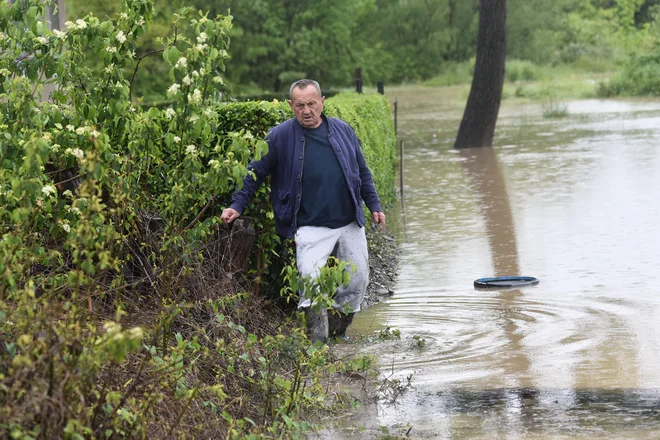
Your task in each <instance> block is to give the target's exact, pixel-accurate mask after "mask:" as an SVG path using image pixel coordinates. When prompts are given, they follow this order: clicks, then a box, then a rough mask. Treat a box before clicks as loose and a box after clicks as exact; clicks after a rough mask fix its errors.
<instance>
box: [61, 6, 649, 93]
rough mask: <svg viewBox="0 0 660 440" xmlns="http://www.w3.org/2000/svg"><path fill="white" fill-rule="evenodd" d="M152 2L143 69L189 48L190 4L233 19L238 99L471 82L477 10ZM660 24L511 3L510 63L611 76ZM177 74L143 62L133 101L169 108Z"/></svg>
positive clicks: (232, 63)
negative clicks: (313, 85)
mask: <svg viewBox="0 0 660 440" xmlns="http://www.w3.org/2000/svg"><path fill="white" fill-rule="evenodd" d="M154 1H155V11H154V13H153V14H152V15H151V17H152V18H150V20H151V23H152V25H151V26H150V28H149V29H148V30H147V32H146V33H145V35H144V36H143V37H142V38H141V39H140V41H139V42H137V45H136V47H135V49H134V50H135V52H136V54H135V57H136V58H140V57H141V56H143V55H144V54H146V53H149V52H150V51H152V50H155V49H157V48H159V47H161V46H162V43H161V42H160V41H161V40H162V39H163V38H166V37H167V36H168V35H172V34H173V33H174V32H178V33H180V34H183V35H185V36H187V37H191V35H192V34H190V33H186V31H185V30H184V29H183V28H182V27H181V26H179V25H178V24H177V23H176V20H173V19H172V17H175V14H176V12H177V11H178V8H180V7H181V6H183V5H184V4H185V5H187V6H194V7H197V8H200V9H202V10H209V11H210V15H209V16H215V15H217V14H228V13H229V12H231V14H232V16H233V27H232V28H231V30H230V37H231V40H232V47H233V48H234V50H233V51H232V57H231V59H227V60H225V64H226V65H227V67H228V70H227V72H226V74H225V77H224V80H225V82H226V83H227V84H228V87H229V90H230V91H231V92H232V94H234V95H238V94H240V95H249V96H258V95H263V92H264V91H267V92H282V91H285V89H286V87H287V86H288V85H289V84H290V83H291V82H293V81H294V80H296V79H300V78H302V77H311V78H314V79H316V80H318V81H320V83H321V84H322V85H323V87H324V88H326V89H341V88H345V87H349V86H352V84H353V72H354V70H355V68H357V67H360V68H362V74H363V80H364V82H365V84H366V85H373V84H375V83H376V82H378V81H384V82H385V83H387V84H393V83H406V82H418V81H429V80H431V81H432V83H434V84H438V85H453V84H460V83H464V82H467V81H469V79H468V78H470V77H471V70H472V66H471V64H473V63H471V62H470V59H471V58H473V57H474V55H475V52H476V39H477V38H476V37H477V23H478V7H476V6H477V3H478V2H476V1H472V2H468V1H457V0H410V1H406V2H400V1H396V0H381V1H378V2H375V1H373V0H355V1H351V2H346V1H345V2H328V1H321V2H310V1H307V0H305V1H302V2H301V1H297V2H293V1H284V2H254V1H251V0H219V1H213V2H212V1H210V0H192V1H186V2H184V1H182V0H175V1H174V2H172V1H166V0H154ZM119 4H120V2H107V1H102V0H68V1H67V14H68V15H69V17H70V18H71V20H72V21H75V19H77V18H80V17H82V16H84V15H85V14H88V13H90V12H92V13H94V14H95V15H96V16H99V17H112V16H114V15H116V14H117V13H118V11H119ZM659 13H660V0H510V1H509V2H508V4H507V15H508V17H507V52H508V56H509V57H510V58H511V59H516V60H521V61H528V62H531V63H534V64H535V65H537V66H546V65H558V64H569V65H577V66H578V67H579V68H586V67H588V66H589V65H593V66H596V67H597V68H598V71H602V69H603V67H607V68H608V69H609V68H611V67H612V65H613V64H614V63H615V62H616V61H617V60H619V59H620V58H622V56H626V55H627V54H628V53H635V54H643V53H646V52H648V51H649V50H652V48H653V47H654V45H655V44H656V43H657V42H658V38H659V37H660V25H659V24H658V23H660V21H659V20H658V19H657V18H658V14H659ZM81 49H82V50H84V51H87V52H89V53H88V55H87V56H86V57H85V58H86V61H85V62H86V63H87V64H88V66H89V67H90V68H92V69H93V70H95V71H97V72H98V71H100V69H101V68H102V67H103V64H102V63H100V62H99V61H98V60H96V59H95V57H93V56H91V53H93V49H92V48H88V47H82V48H81ZM90 60H91V61H90ZM168 71H169V66H168V65H167V64H166V63H165V62H164V61H163V60H162V59H160V58H159V57H151V56H149V57H146V58H144V59H143V61H142V63H141V68H140V71H139V72H138V75H137V76H136V78H135V79H134V81H133V92H134V96H135V97H136V98H139V99H142V100H143V102H147V103H153V102H161V101H163V100H165V99H166V96H165V93H164V90H165V89H166V87H167V86H169V82H168V81H169V79H168ZM128 73H130V72H128ZM438 77H439V78H438Z"/></svg>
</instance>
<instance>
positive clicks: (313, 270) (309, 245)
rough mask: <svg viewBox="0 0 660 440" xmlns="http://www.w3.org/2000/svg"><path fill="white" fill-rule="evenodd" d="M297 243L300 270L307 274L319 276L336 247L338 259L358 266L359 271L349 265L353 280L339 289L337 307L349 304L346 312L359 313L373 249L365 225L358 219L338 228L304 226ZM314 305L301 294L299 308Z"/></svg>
mask: <svg viewBox="0 0 660 440" xmlns="http://www.w3.org/2000/svg"><path fill="white" fill-rule="evenodd" d="M295 242H296V260H297V266H298V272H300V275H301V276H303V277H305V276H311V277H312V278H315V277H318V275H319V273H320V268H321V267H323V266H324V265H325V264H326V263H327V261H328V258H329V257H330V254H332V251H333V250H334V249H335V247H336V248H337V259H339V260H340V261H350V262H351V263H353V264H354V265H355V267H356V270H355V271H352V270H351V268H350V267H349V270H350V271H351V280H350V282H349V283H348V286H346V287H343V286H342V287H340V288H339V289H337V294H336V295H335V297H334V303H333V307H334V308H335V309H337V310H340V311H341V310H342V309H343V308H344V306H347V307H348V308H350V309H349V310H346V311H352V312H359V311H360V304H361V303H362V299H363V298H364V294H365V292H366V290H367V284H368V283H369V252H368V249H367V237H366V235H365V233H364V228H361V227H360V226H358V224H357V223H356V222H353V223H351V224H349V225H346V226H344V227H341V228H337V229H330V228H326V227H323V226H302V227H300V228H298V231H297V232H296V236H295ZM310 305H311V300H310V299H308V298H305V296H304V295H302V294H301V296H300V302H299V303H298V308H299V309H302V308H306V307H309V306H310Z"/></svg>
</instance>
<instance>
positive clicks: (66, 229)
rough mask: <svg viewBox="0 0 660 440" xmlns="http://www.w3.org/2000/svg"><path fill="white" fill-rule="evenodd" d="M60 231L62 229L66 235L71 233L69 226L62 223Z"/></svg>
mask: <svg viewBox="0 0 660 440" xmlns="http://www.w3.org/2000/svg"><path fill="white" fill-rule="evenodd" d="M62 229H64V232H66V233H67V234H68V233H69V232H70V231H71V226H69V225H68V224H66V223H62Z"/></svg>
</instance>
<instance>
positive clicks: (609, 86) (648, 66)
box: [598, 50, 660, 97]
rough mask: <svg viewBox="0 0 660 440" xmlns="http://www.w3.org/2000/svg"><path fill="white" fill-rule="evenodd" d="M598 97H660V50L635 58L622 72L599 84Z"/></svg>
mask: <svg viewBox="0 0 660 440" xmlns="http://www.w3.org/2000/svg"><path fill="white" fill-rule="evenodd" d="M598 95H599V96H602V97H607V96H660V50H656V51H655V52H652V53H650V54H646V55H638V56H633V57H632V58H631V59H630V61H629V62H628V64H626V65H625V66H624V68H623V70H622V71H621V72H619V73H618V74H617V75H615V76H614V77H613V78H611V79H610V80H609V81H603V82H601V83H600V84H599V86H598Z"/></svg>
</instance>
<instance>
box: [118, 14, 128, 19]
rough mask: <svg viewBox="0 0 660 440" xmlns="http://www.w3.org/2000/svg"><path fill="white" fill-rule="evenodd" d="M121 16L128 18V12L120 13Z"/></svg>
mask: <svg viewBox="0 0 660 440" xmlns="http://www.w3.org/2000/svg"><path fill="white" fill-rule="evenodd" d="M119 16H120V17H121V18H123V19H124V20H128V14H127V13H126V12H122V13H121V14H119Z"/></svg>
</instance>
